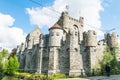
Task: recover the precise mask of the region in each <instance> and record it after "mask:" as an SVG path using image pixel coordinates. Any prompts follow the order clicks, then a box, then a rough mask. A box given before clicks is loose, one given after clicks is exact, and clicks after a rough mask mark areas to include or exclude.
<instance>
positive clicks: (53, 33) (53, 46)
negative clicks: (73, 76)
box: [48, 24, 63, 74]
mask: <svg viewBox="0 0 120 80" xmlns="http://www.w3.org/2000/svg"><path fill="white" fill-rule="evenodd" d="M62 36H63V30H62V27H61V26H60V25H58V24H55V25H54V26H52V27H51V28H50V29H49V68H48V73H49V74H54V73H59V72H60V68H59V53H60V51H59V50H60V46H61V41H62Z"/></svg>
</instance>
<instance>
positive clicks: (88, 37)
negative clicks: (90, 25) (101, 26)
mask: <svg viewBox="0 0 120 80" xmlns="http://www.w3.org/2000/svg"><path fill="white" fill-rule="evenodd" d="M84 38H85V41H86V42H85V46H89V47H90V46H97V34H96V32H95V31H93V30H89V31H88V32H86V33H85V36H84Z"/></svg>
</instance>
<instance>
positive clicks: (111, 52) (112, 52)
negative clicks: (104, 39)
mask: <svg viewBox="0 0 120 80" xmlns="http://www.w3.org/2000/svg"><path fill="white" fill-rule="evenodd" d="M117 51H118V48H111V49H110V47H108V46H106V47H105V50H104V56H103V60H102V61H101V69H102V71H104V69H105V65H106V64H107V63H109V64H110V66H111V69H112V74H118V73H120V69H119V68H118V66H117V63H118V62H117V59H116V53H118V52H117Z"/></svg>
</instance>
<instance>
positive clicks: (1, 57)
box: [0, 49, 8, 69]
mask: <svg viewBox="0 0 120 80" xmlns="http://www.w3.org/2000/svg"><path fill="white" fill-rule="evenodd" d="M7 58H8V51H7V50H5V49H3V50H2V51H1V52H0V69H3V68H4V67H5V61H6V59H7Z"/></svg>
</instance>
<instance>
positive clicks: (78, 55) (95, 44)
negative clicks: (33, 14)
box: [17, 12, 118, 75]
mask: <svg viewBox="0 0 120 80" xmlns="http://www.w3.org/2000/svg"><path fill="white" fill-rule="evenodd" d="M83 20H84V18H83V17H80V19H79V20H77V19H74V18H72V17H70V16H69V15H68V13H67V12H63V13H62V15H61V17H60V19H59V20H58V21H57V22H56V24H55V25H54V26H52V27H51V28H50V29H49V34H46V35H43V34H42V33H41V31H40V29H39V28H38V27H37V28H36V29H35V30H33V31H32V32H31V33H30V34H28V36H27V37H26V41H25V43H22V44H21V45H20V46H18V47H17V56H18V59H19V63H20V69H23V70H24V71H29V72H38V73H48V74H55V73H64V74H69V75H74V74H75V75H80V74H81V73H82V72H84V73H85V74H87V73H89V71H90V70H91V69H96V68H100V64H99V63H100V61H101V60H102V58H103V55H104V54H103V52H104V48H105V46H106V44H109V46H110V47H118V45H117V44H118V43H117V41H118V36H117V34H116V33H113V34H111V35H107V36H106V38H105V39H104V40H100V41H97V34H96V32H95V31H93V30H89V31H88V32H84V31H83V28H84V27H83V24H84V23H83V22H84V21H83Z"/></svg>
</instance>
